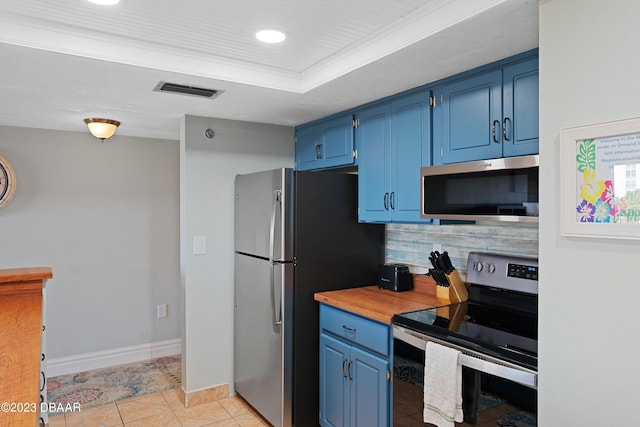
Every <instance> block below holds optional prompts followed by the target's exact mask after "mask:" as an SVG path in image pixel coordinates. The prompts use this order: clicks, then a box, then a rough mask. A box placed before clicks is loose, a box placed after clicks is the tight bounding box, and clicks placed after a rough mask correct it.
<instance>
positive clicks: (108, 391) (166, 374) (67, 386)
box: [47, 355, 181, 408]
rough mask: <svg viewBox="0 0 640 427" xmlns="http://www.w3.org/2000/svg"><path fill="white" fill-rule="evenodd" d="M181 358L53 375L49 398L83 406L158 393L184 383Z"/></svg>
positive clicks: (48, 391) (173, 357) (49, 387)
mask: <svg viewBox="0 0 640 427" xmlns="http://www.w3.org/2000/svg"><path fill="white" fill-rule="evenodd" d="M180 371H181V357H180V355H178V356H168V357H160V358H157V359H152V360H148V361H143V362H137V363H132V364H127V365H121V366H114V367H109V368H104V369H96V370H93V371H88V372H79V373H75V374H69V375H61V376H58V377H53V378H49V380H48V381H47V399H48V400H49V402H53V403H56V404H62V405H64V406H66V405H67V404H69V403H70V404H74V403H80V404H81V405H82V407H83V408H86V407H91V406H98V405H104V404H105V403H110V402H115V401H118V400H122V399H130V398H132V397H137V396H142V395H145V394H151V393H157V392H159V391H163V390H168V389H171V388H176V387H179V386H180V383H181V374H180Z"/></svg>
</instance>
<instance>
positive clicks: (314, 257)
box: [234, 168, 384, 427]
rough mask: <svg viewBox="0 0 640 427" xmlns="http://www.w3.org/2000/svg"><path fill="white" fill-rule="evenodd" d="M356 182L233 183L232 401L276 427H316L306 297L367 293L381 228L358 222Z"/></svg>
mask: <svg viewBox="0 0 640 427" xmlns="http://www.w3.org/2000/svg"><path fill="white" fill-rule="evenodd" d="M357 191H358V190H357V176H356V175H353V174H343V173H331V172H297V171H293V170H291V169H286V168H283V169H276V170H271V171H265V172H258V173H253V174H247V175H238V176H237V177H236V181H235V224H234V228H235V289H234V297H235V300H234V304H235V311H234V383H235V391H236V392H237V393H238V394H239V395H240V396H242V397H243V398H244V399H245V400H247V401H248V402H249V403H250V404H251V405H252V406H253V407H254V408H255V409H256V410H258V412H260V413H261V414H262V416H264V417H265V418H266V419H267V420H268V421H269V422H270V423H271V424H273V425H274V426H276V427H290V426H298V427H309V426H317V425H318V422H319V418H318V407H319V406H318V394H319V391H318V387H319V379H318V375H319V374H318V359H319V355H318V352H319V344H318V341H319V330H318V328H319V319H318V316H319V314H318V311H319V309H318V303H317V302H316V301H314V299H313V295H314V293H315V292H319V291H327V290H334V289H342V288H350V287H358V286H371V285H374V284H375V282H376V274H377V268H378V265H379V264H380V263H382V262H383V258H384V227H383V226H382V225H378V224H359V223H358V221H357V217H358V214H357V205H358V203H357V199H358V197H357Z"/></svg>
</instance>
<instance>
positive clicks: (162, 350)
mask: <svg viewBox="0 0 640 427" xmlns="http://www.w3.org/2000/svg"><path fill="white" fill-rule="evenodd" d="M181 353H182V340H181V339H179V338H178V339H174V340H167V341H158V342H152V343H147V344H140V345H134V346H131V347H122V348H116V349H111V350H104V351H96V352H93V353H84V354H78V355H74V356H67V357H59V358H56V359H50V360H48V361H47V377H49V378H52V377H57V376H58V375H67V374H74V373H76V372H84V371H90V370H92V369H101V368H108V367H110V366H117V365H123V364H125V363H134V362H140V361H143V360H149V359H155V358H157V357H164V356H173V355H176V354H181Z"/></svg>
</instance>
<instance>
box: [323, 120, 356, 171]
mask: <svg viewBox="0 0 640 427" xmlns="http://www.w3.org/2000/svg"><path fill="white" fill-rule="evenodd" d="M322 135H323V144H322V145H323V147H324V153H323V156H324V157H323V158H324V162H323V167H324V168H332V167H337V166H348V165H352V164H353V163H354V161H355V156H354V153H353V152H354V140H353V115H351V114H345V115H343V116H340V117H336V118H334V119H330V120H327V121H325V122H323V126H322Z"/></svg>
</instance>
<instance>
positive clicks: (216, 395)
mask: <svg viewBox="0 0 640 427" xmlns="http://www.w3.org/2000/svg"><path fill="white" fill-rule="evenodd" d="M230 396H231V395H230V394H229V384H221V385H217V386H214V387H208V388H205V389H202V390H196V391H191V392H188V393H187V392H186V391H185V390H184V388H183V387H180V388H179V389H178V399H179V400H180V402H182V404H183V405H184V407H185V408H192V407H194V406H198V405H202V404H203V403H210V402H215V401H218V400H222V399H226V398H228V397H230Z"/></svg>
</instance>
